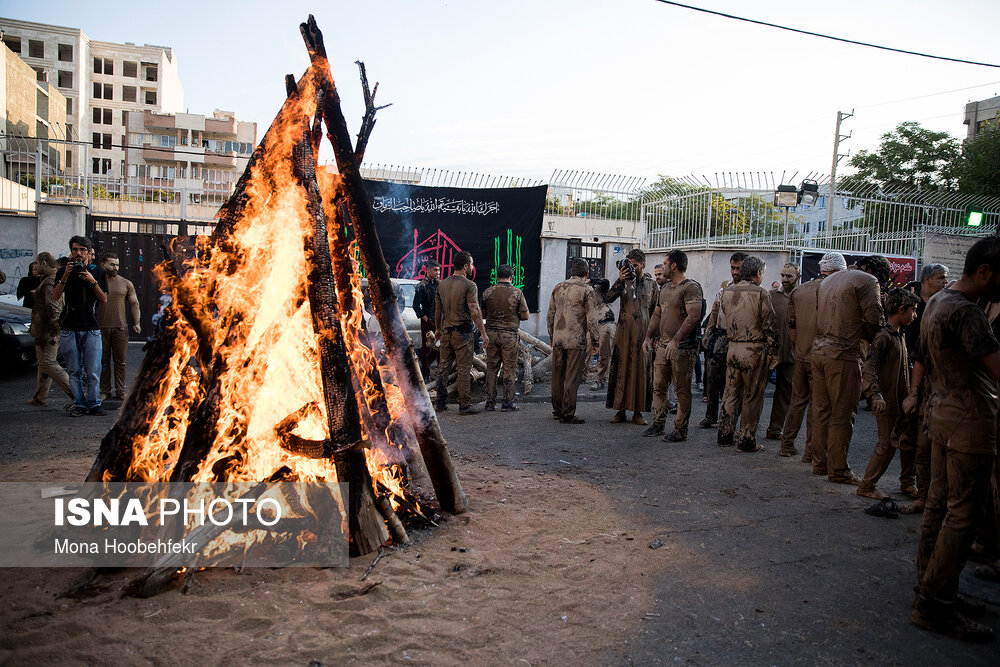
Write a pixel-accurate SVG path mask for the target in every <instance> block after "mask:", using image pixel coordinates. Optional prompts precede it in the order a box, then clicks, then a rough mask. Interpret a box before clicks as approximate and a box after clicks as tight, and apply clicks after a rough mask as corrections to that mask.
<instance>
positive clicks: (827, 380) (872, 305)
mask: <svg viewBox="0 0 1000 667" xmlns="http://www.w3.org/2000/svg"><path fill="white" fill-rule="evenodd" d="M866 259H867V260H868V261H867V264H868V265H869V266H875V267H877V269H878V271H879V272H880V274H881V273H883V272H884V274H885V278H886V279H888V277H889V262H888V261H887V260H886V259H885V258H884V257H880V256H878V255H873V256H872V257H870V258H866ZM879 282H880V281H879V280H878V279H877V278H876V277H875V276H873V275H871V274H870V273H867V272H865V271H862V270H860V269H850V270H847V271H838V272H837V273H835V274H834V275H832V276H829V277H827V278H826V279H825V280H823V282H822V284H821V285H820V287H819V305H818V309H817V311H816V340H815V342H814V343H813V347H812V358H811V360H812V374H813V408H815V410H816V420H815V424H816V442H815V446H814V448H813V474H815V475H826V476H827V479H828V480H829V481H831V482H834V483H837V484H854V485H855V486H857V485H859V484H860V483H861V478H860V477H858V476H857V475H855V474H854V473H853V472H852V471H851V466H850V464H848V462H847V450H848V447H849V446H850V443H851V436H852V435H853V433H854V418H855V417H856V416H857V414H858V401H859V400H860V398H861V360H862V345H861V343H862V341H868V342H871V340H872V339H873V338H874V337H875V334H876V333H878V331H879V329H881V328H882V327H883V326H885V315H884V313H883V312H882V301H881V294H880V290H879Z"/></svg>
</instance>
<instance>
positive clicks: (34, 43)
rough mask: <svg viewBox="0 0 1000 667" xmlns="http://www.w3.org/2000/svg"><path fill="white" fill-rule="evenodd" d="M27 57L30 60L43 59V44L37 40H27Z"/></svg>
mask: <svg viewBox="0 0 1000 667" xmlns="http://www.w3.org/2000/svg"><path fill="white" fill-rule="evenodd" d="M28 56H29V57H31V58H44V57H45V42H43V41H41V40H38V39H29V40H28Z"/></svg>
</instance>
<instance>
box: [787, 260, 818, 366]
mask: <svg viewBox="0 0 1000 667" xmlns="http://www.w3.org/2000/svg"><path fill="white" fill-rule="evenodd" d="M824 278H826V276H824V275H823V274H820V275H819V277H818V278H813V279H812V280H810V281H807V282H804V283H802V284H801V285H799V286H798V287H796V288H795V291H793V292H792V294H791V296H790V297H789V299H790V302H789V304H788V315H787V317H788V328H789V329H795V348H794V350H793V354H794V355H795V359H796V360H797V361H809V352H810V350H812V345H813V341H814V340H815V339H816V309H817V307H818V305H819V294H818V292H819V284H820V282H822V281H823V279H824Z"/></svg>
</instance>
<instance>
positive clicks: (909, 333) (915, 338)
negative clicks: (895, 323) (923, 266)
mask: <svg viewBox="0 0 1000 667" xmlns="http://www.w3.org/2000/svg"><path fill="white" fill-rule="evenodd" d="M917 296H920V293H919V291H918V292H917ZM926 309H927V302H926V301H924V298H923V297H920V303H918V304H917V319H915V320H913V323H912V324H909V325H908V326H905V327H903V331H905V332H906V351H907V352H908V353H909V354H910V362H911V363H912V362H913V353H914V352H915V351H916V349H917V344H918V343H919V342H920V321H921V320H923V319H924V310H926Z"/></svg>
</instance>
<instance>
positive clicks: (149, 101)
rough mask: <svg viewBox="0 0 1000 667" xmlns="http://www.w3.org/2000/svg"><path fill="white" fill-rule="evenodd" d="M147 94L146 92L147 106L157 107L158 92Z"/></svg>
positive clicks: (150, 91)
mask: <svg viewBox="0 0 1000 667" xmlns="http://www.w3.org/2000/svg"><path fill="white" fill-rule="evenodd" d="M145 92H146V95H145V97H146V100H145V101H146V104H152V105H155V104H156V91H155V90H147V91H145Z"/></svg>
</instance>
